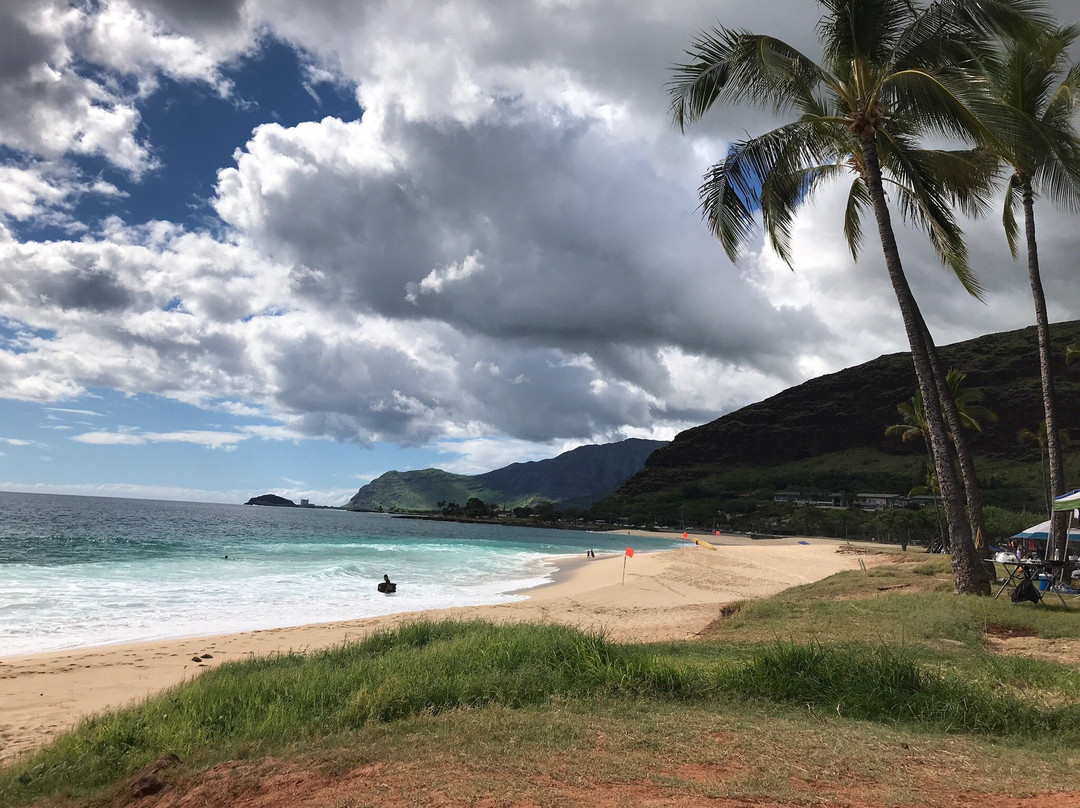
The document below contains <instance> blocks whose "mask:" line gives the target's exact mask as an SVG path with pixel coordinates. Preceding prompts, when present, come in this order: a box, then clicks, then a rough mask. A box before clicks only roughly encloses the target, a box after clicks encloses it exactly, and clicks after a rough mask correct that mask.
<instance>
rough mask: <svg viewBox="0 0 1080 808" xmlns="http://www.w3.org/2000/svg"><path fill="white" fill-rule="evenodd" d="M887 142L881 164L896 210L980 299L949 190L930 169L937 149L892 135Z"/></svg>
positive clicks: (961, 281)
mask: <svg viewBox="0 0 1080 808" xmlns="http://www.w3.org/2000/svg"><path fill="white" fill-rule="evenodd" d="M889 142H890V148H889V149H888V154H887V160H886V161H883V167H885V168H887V170H888V171H889V173H890V174H892V175H893V177H894V178H895V179H896V182H897V188H898V194H897V197H898V202H899V204H900V212H901V213H902V214H903V216H904V218H905V219H907V220H908V221H909V222H912V223H914V224H916V225H918V226H919V227H921V228H923V229H924V230H925V232H926V234H927V237H928V238H929V239H930V242H931V244H933V246H934V249H935V251H936V252H937V254H938V257H939V258H940V259H941V261H942V263H943V264H945V265H946V266H948V267H949V268H950V269H952V271H953V273H954V274H955V275H956V277H957V279H958V280H959V281H960V283H961V285H962V286H963V287H964V289H966V290H967V291H968V293H969V294H971V295H972V296H973V297H975V298H977V299H979V300H981V299H982V294H983V292H982V286H981V284H980V283H979V281H978V279H977V278H976V277H975V274H974V272H973V271H972V270H971V267H970V266H969V265H968V260H967V247H966V246H965V245H964V238H963V232H962V231H961V229H960V226H959V225H958V224H957V221H956V217H955V216H954V215H953V212H952V207H951V204H950V202H951V201H952V198H953V192H952V191H951V190H950V189H949V188H948V186H947V185H946V183H945V182H944V181H943V179H942V178H941V177H938V176H937V175H936V174H935V173H934V170H933V168H934V165H935V164H936V163H938V162H940V154H941V153H936V152H931V151H927V150H923V149H917V148H913V147H912V146H911V144H910V143H906V142H904V141H902V140H898V139H896V138H893V139H891V140H890V141H889ZM969 193H973V192H972V191H969Z"/></svg>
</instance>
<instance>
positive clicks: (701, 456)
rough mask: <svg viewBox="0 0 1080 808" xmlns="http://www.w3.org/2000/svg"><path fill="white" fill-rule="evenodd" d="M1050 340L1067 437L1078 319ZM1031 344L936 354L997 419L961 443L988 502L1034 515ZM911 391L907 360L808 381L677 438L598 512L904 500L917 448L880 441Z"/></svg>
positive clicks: (983, 341)
mask: <svg viewBox="0 0 1080 808" xmlns="http://www.w3.org/2000/svg"><path fill="white" fill-rule="evenodd" d="M1051 332H1052V354H1053V374H1054V380H1055V387H1056V389H1057V400H1058V413H1057V414H1058V420H1059V423H1060V426H1061V428H1062V430H1065V431H1067V432H1068V431H1072V432H1074V433H1075V432H1076V430H1077V429H1080V408H1077V407H1076V406H1073V405H1072V404H1071V403H1072V402H1074V401H1076V400H1077V397H1078V396H1080V365H1077V366H1073V367H1067V366H1066V365H1065V347H1066V345H1068V344H1069V343H1071V342H1075V341H1077V340H1080V321H1071V322H1064V323H1055V324H1054V325H1053V326H1052V327H1051ZM1037 344H1038V343H1037V335H1036V331H1035V327H1034V326H1030V327H1028V328H1023V329H1018V330H1015V331H1006V332H998V333H995V334H987V335H983V336H980V337H976V338H974V339H970V340H965V341H963V342H958V343H953V344H951V345H946V346H942V347H940V348H939V352H940V355H941V361H942V363H943V365H944V367H945V368H946V369H948V368H953V367H955V368H958V369H959V370H961V371H963V372H965V373H966V374H967V378H966V380H965V383H964V384H965V387H968V388H980V389H982V390H983V392H984V394H985V396H986V400H985V401H984V402H983V403H984V404H985V405H986V406H988V407H990V408H991V409H992V410H994V411H996V412H997V414H998V416H999V420H998V421H997V422H996V423H986V424H984V425H983V427H984V431H983V432H982V433H976V432H966V433H965V436H966V437H967V440H968V443H969V445H970V446H971V449H972V453H973V454H974V455H975V461H976V469H977V473H978V475H979V477H980V480H979V484H980V488H981V489H982V491H983V493H984V499H985V500H986V501H987V503H989V504H995V505H1001V506H1003V507H1008V508H1014V509H1020V508H1027V509H1031V510H1039V509H1040V503H1041V502H1042V500H1043V499H1044V496H1045V495H1044V492H1043V488H1042V482H1041V477H1040V475H1039V463H1040V455H1039V449H1038V448H1037V447H1032V446H1025V445H1022V444H1021V443H1020V442H1019V441H1018V439H1017V434H1018V432H1019V431H1020V430H1021V429H1030V430H1033V431H1037V429H1038V426H1039V424H1040V423H1041V422H1042V420H1043V410H1042V387H1041V382H1040V378H1039V364H1038V357H1037ZM915 387H916V381H915V372H914V370H913V368H912V364H911V358H910V354H907V353H895V354H886V355H883V356H880V357H878V358H877V359H873V360H870V361H869V362H864V363H862V364H860V365H855V366H853V367H850V368H845V369H844V370H840V371H837V372H835V373H830V374H826V375H824V376H819V377H816V378H814V379H809V380H807V381H805V382H803V383H802V384H799V385H794V386H793V387H789V388H787V389H786V390H783V391H781V392H780V393H777V394H776V395H774V396H770V397H769V398H767V399H764V400H763V401H759V402H756V403H754V404H750V405H747V406H745V407H742V408H740V409H738V410H736V411H734V412H731V413H728V414H726V415H724V416H721V417H720V418H717V419H715V420H713V421H710V422H709V423H707V424H702V425H700V426H696V427H693V428H691V429H688V430H685V431H683V432H681V433H679V434H678V435H676V436H675V438H674V439H673V440H672V441H671V442H670V443H669V444H668V445H667V446H665V447H664V448H662V449H658V450H657V451H656V452H654V453H653V454H652V455H651V456H650V457H649V458H648V460H647V461H646V464H645V468H644V469H642V470H641V471H640V472H638V473H637V474H636V475H634V476H633V477H631V478H630V479H629V480H627V481H626V483H624V484H623V486H622V487H621V488H620V489H619V490H618V491H617V492H616V493H615V494H613V495H612V496H611V497H608V498H606V499H605V500H603V501H601V502H599V503H597V505H596V508H600V509H606V510H608V511H609V512H612V513H627V512H636V513H639V514H645V515H655V516H656V517H657V518H666V519H670V518H677V517H687V516H689V515H691V514H693V515H695V516H696V518H700V519H706V518H708V519H715V518H716V516H717V513H718V512H730V511H744V510H745V508H746V507H749V503H750V502H751V501H752V500H756V501H758V502H761V501H764V500H766V499H771V496H772V492H774V491H777V490H784V489H793V490H803V491H806V490H811V491H847V492H849V493H854V492H855V491H856V490H861V491H867V490H885V491H893V492H895V493H899V494H904V493H907V491H909V490H910V489H912V488H914V487H916V486H918V485H921V484H922V483H923V482H924V480H925V456H926V452H925V447H924V446H923V444H922V442H921V441H909V442H906V443H905V442H902V441H901V440H900V439H899V438H896V437H886V435H885V429H886V427H888V426H890V425H892V424H895V423H898V422H899V421H900V420H901V418H900V415H899V413H898V412H897V409H896V407H897V405H898V404H900V403H901V402H903V401H907V400H910V399H911V397H912V395H913V394H914V391H915ZM1066 462H1067V468H1066V472H1067V479H1068V480H1069V481H1072V482H1075V483H1077V484H1080V457H1078V454H1077V452H1076V451H1075V450H1073V451H1069V452H1067V459H1066ZM1042 509H1045V506H1043V508H1042Z"/></svg>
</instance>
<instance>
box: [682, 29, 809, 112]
mask: <svg viewBox="0 0 1080 808" xmlns="http://www.w3.org/2000/svg"><path fill="white" fill-rule="evenodd" d="M687 55H688V56H690V57H691V61H690V62H687V63H684V64H677V65H675V66H673V67H672V69H671V72H672V75H673V78H672V79H671V81H670V82H668V85H667V87H668V94H669V96H670V97H671V107H670V110H671V114H672V118H673V119H674V121H675V124H676V126H678V127H679V129H680V130H685V128H686V126H687V124H689V123H692V122H693V121H696V120H698V119H699V118H701V117H702V116H703V115H704V114H705V113H706V112H708V111H709V109H711V108H712V107H713V105H714V104H717V103H720V104H737V103H740V102H749V103H753V104H759V105H765V106H772V107H774V108H776V109H777V110H778V111H779V110H783V109H787V108H790V107H791V106H792V105H793V104H794V103H795V101H796V99H803V100H804V99H806V98H808V97H812V95H813V88H814V87H815V86H816V85H817V84H819V83H820V82H821V81H822V80H823V79H824V78H826V77H825V75H824V73H823V72H822V70H821V69H820V68H819V67H818V66H817V64H815V63H814V61H813V60H811V59H809V58H807V57H806V56H804V55H803V54H802V53H800V52H799V51H798V50H797V49H795V48H793V47H792V46H790V45H788V44H787V43H785V42H783V41H782V40H779V39H776V38H774V37H769V36H761V35H758V34H751V33H748V32H746V31H737V30H732V29H728V28H723V27H717V28H714V29H713V30H712V31H710V32H708V33H705V34H702V35H701V36H699V37H698V39H697V40H696V41H695V42H694V43H693V47H692V48H691V50H689V51H687Z"/></svg>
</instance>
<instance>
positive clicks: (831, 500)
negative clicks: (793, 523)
mask: <svg viewBox="0 0 1080 808" xmlns="http://www.w3.org/2000/svg"><path fill="white" fill-rule="evenodd" d="M845 499H846V496H845V494H844V492H843V491H834V492H832V493H830V494H803V493H802V492H801V491H777V492H776V493H775V494H773V498H772V501H773V502H776V503H778V504H786V505H795V506H796V507H804V506H807V505H809V506H812V507H814V508H843V507H845V504H844V500H845Z"/></svg>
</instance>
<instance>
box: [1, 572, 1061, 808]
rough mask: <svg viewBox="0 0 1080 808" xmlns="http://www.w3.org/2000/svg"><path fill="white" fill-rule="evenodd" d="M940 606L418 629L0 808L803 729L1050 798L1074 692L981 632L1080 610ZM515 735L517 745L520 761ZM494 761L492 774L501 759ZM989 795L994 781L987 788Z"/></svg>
mask: <svg viewBox="0 0 1080 808" xmlns="http://www.w3.org/2000/svg"><path fill="white" fill-rule="evenodd" d="M948 588H949V584H948V572H947V565H946V564H945V563H944V562H942V561H941V560H940V559H933V558H928V557H927V556H925V555H916V554H911V555H909V556H907V557H905V559H904V562H903V563H899V564H889V565H885V566H883V567H878V568H873V569H871V571H870V572H866V573H863V572H857V573H841V574H840V575H836V576H833V577H832V578H829V579H826V580H824V581H821V582H818V583H816V584H813V585H810V586H805V587H799V588H797V589H793V590H788V591H787V592H784V593H781V594H780V595H778V596H776V597H774V598H770V599H767V600H762V601H753V602H744V603H741V604H735V605H733V606H732V607H729V608H728V609H726V610H725V615H724V616H723V617H722V618H721V619H720V620H719V621H718V622H717V624H716V625H715V626H714V627H713V629H712V632H711V634H710V636H709V637H708V638H707V639H706V640H704V641H700V642H694V643H676V644H658V645H640V644H637V645H635V644H616V643H612V642H610V641H608V640H606V639H605V638H604V637H603V636H601V635H597V634H590V633H582V632H580V631H577V630H574V629H570V628H566V627H561V626H554V625H538V624H526V625H508V626H494V625H491V624H489V623H485V622H481V621H471V622H461V621H443V622H431V621H420V622H415V623H411V624H406V625H403V626H401V627H400V628H398V629H396V630H393V631H385V632H381V633H377V634H374V635H372V636H371V637H369V638H367V639H365V640H363V641H361V642H357V643H351V644H348V645H344V646H340V647H336V648H332V649H328V650H325V651H321V652H318V653H312V654H310V655H296V654H290V655H280V656H272V657H266V658H259V659H252V660H248V661H245V662H234V663H227V664H224V665H222V666H221V667H219V668H216V669H214V670H211V671H207V672H206V673H205V674H203V675H201V676H199V677H198V678H196V679H194V680H192V681H190V682H187V683H185V684H183V685H181V686H178V687H176V688H173V689H172V690H169V691H167V692H165V693H163V694H161V695H159V696H156V697H154V698H151V699H149V700H147V701H145V702H144V703H142V704H140V705H137V706H134V707H131V708H128V709H124V710H120V711H116V712H112V713H107V714H104V715H101V716H96V717H93V718H91V719H88V720H85V721H83V722H82V723H81V724H80V725H79V726H78V727H77V728H76V729H75V730H74V731H73V732H72V733H70V734H68V735H66V736H64V737H62V738H60V739H59V740H58V741H56V742H55V743H53V744H51V745H49V746H48V747H46V748H43V749H42V750H40V751H38V752H37V753H36V754H34V755H32V756H30V757H28V758H25V759H23V760H21V761H19V762H18V763H17V764H16V765H15V766H13V767H10V768H8V769H5V770H2V771H0V805H3V806H9V805H10V806H15V805H25V804H28V803H29V802H30V801H32V800H34V799H35V798H45V799H46V800H53V801H58V802H57V804H62V802H63V799H64V796H63V795H68V797H70V798H71V799H75V800H80V801H87V800H91V801H92V800H103V801H104V800H108V799H110V795H111V794H112V793H113V789H114V788H115V786H116V784H117V783H119V782H122V781H123V780H124V779H125V778H128V777H130V776H131V774H132V773H134V772H135V771H137V770H138V769H139V768H141V767H142V766H143V765H145V764H146V763H147V762H149V761H151V760H153V759H154V758H156V757H157V756H158V755H159V754H161V753H163V752H173V753H175V754H177V755H179V756H180V757H181V758H182V759H183V760H184V767H185V771H186V772H188V774H189V775H191V776H194V775H196V774H197V772H199V771H201V770H203V769H206V768H208V767H210V766H213V765H215V764H218V763H220V762H224V761H243V760H249V761H262V760H265V759H267V758H268V757H272V756H278V757H285V758H290V757H297V756H299V757H310V756H312V755H314V756H316V757H319V756H320V755H322V756H325V757H326V758H327V759H332V760H335V761H337V763H336V764H335V766H338V767H348V766H351V765H360V764H362V763H365V762H371V761H372V760H392V759H397V758H398V757H402V758H403V759H411V760H417V759H418V758H416V757H415V755H417V754H421V752H419V751H418V750H427V751H426V752H423V753H422V754H424V755H427V756H428V758H426V760H427V761H428V763H431V764H432V765H436V764H439V763H440V761H441V762H442V764H444V765H451V764H450V763H448V762H447V757H446V756H447V755H448V754H450V752H449V751H448V749H447V748H444V747H443V746H440V744H439V742H438V738H439V737H444V739H448V740H446V743H449V744H451V747H450V748H451V749H452V750H453V754H455V755H457V754H463V755H465V756H466V762H465V764H464V765H467V766H469V767H471V768H472V769H475V770H476V771H477V772H480V771H488V772H489V776H491V777H493V778H495V780H498V778H499V777H506V776H512V775H513V772H511V773H510V774H509V775H508V774H507V772H506V771H505V768H506V767H511V768H513V767H516V769H517V770H521V771H524V770H533V769H535V770H537V771H543V770H546V769H550V768H551V767H553V766H554V767H556V768H558V767H561V766H563V765H564V763H565V760H564V756H567V755H571V756H572V755H584V756H586V757H588V758H589V759H590V760H593V765H595V766H599V767H600V769H601V770H605V771H606V769H605V768H604V767H606V766H608V765H609V763H607V762H605V760H606V757H605V756H604V755H602V754H600V753H599V752H597V751H596V750H595V749H593V746H595V738H594V734H595V732H596V731H597V730H596V727H600V726H603V727H607V728H608V729H607V732H608V733H609V735H607V736H605V737H606V738H609V740H607V741H605V745H610V744H611V743H613V741H611V740H610V738H617V739H618V740H617V741H616V742H614V743H615V744H616V748H617V754H616V755H615V756H616V757H618V758H620V759H623V758H634V757H635V756H638V755H643V754H645V752H644V751H643V750H648V749H649V748H650V747H652V751H653V752H654V753H655V754H657V755H660V759H663V760H668V759H671V760H674V759H676V758H677V757H678V756H679V755H690V756H691V757H692V756H693V755H692V754H691V753H690V752H688V751H687V749H686V748H685V746H686V742H684V741H683V740H680V739H677V738H676V737H674V736H673V735H672V734H670V733H677V728H676V725H677V722H678V721H679V720H683V721H687V722H689V723H690V724H692V725H693V726H695V727H699V731H700V732H701V733H705V732H707V729H706V727H707V725H708V724H709V722H712V726H713V727H714V728H715V727H725V728H727V731H729V732H732V731H733V730H731V727H732V726H736V727H739V726H744V727H745V729H743V730H738V729H736V730H734V738H735V740H734V741H733V742H734V743H737V744H739V745H742V746H744V747H746V748H750V747H754V748H756V747H757V745H758V743H759V742H758V741H755V740H754V739H753V738H751V737H750V736H751V735H754V736H758V735H764V736H767V737H771V736H773V735H775V734H776V733H777V732H779V729H778V727H780V726H781V725H783V724H785V723H788V722H794V724H795V725H797V727H798V729H797V731H795V734H794V735H792V736H791V737H788V738H786V739H784V740H783V741H780V740H778V741H777V743H778V744H781V745H782V746H784V748H785V749H786V750H787V752H788V753H790V754H792V755H794V756H795V757H796V758H798V759H801V760H804V761H805V760H806V759H810V758H815V757H816V756H818V755H819V752H817V751H815V749H814V747H813V742H811V741H810V740H809V739H810V738H811V737H813V736H814V735H815V733H817V732H818V731H819V729H818V728H819V727H820V722H822V721H828V722H830V725H831V726H832V728H833V729H832V732H833V733H835V734H839V735H848V736H851V737H858V738H861V739H862V740H861V741H858V742H859V743H863V744H867V743H871V741H870V740H869V739H873V738H877V737H880V736H881V735H882V733H885V734H888V735H895V734H897V733H899V736H902V737H904V738H906V739H907V740H905V741H904V742H903V744H904V747H903V748H905V749H906V748H908V746H910V744H911V743H912V742H913V741H912V740H911V739H912V738H924V739H926V740H925V741H923V743H925V744H929V745H932V746H935V747H936V748H945V747H949V746H951V745H953V744H955V743H957V742H958V741H953V740H949V739H950V738H962V739H965V740H963V741H962V743H965V744H970V745H972V747H978V748H979V749H980V750H981V751H980V752H979V753H978V754H979V755H980V756H981V757H982V758H985V759H996V757H995V756H996V754H997V753H996V752H995V753H994V754H990V752H988V750H990V749H997V748H999V747H1001V746H1002V745H1004V746H1006V747H1008V748H1009V749H1011V750H1012V751H1011V752H1010V754H1017V755H1021V756H1023V758H1024V759H1025V760H1032V761H1035V764H1033V765H1035V768H1036V769H1037V770H1038V771H1042V770H1043V769H1042V768H1040V767H1045V770H1046V772H1048V774H1047V776H1048V777H1049V776H1050V775H1049V772H1051V771H1053V769H1054V768H1055V767H1057V766H1059V765H1062V761H1063V760H1065V761H1067V760H1068V759H1069V758H1068V755H1069V751H1068V750H1071V749H1075V748H1076V747H1077V746H1080V703H1078V700H1077V696H1076V694H1077V693H1080V671H1078V670H1077V669H1076V668H1075V666H1067V665H1064V664H1058V663H1054V662H1047V661H1040V660H1035V659H1024V658H1017V657H998V656H993V655H991V654H988V653H986V652H985V651H984V650H983V647H982V643H983V638H984V636H985V628H986V624H987V623H988V622H993V623H996V624H997V625H1001V626H1012V627H1015V628H1020V629H1024V630H1025V631H1035V632H1037V633H1038V634H1039V635H1040V636H1044V637H1068V638H1074V637H1077V636H1080V610H1077V611H1074V612H1066V611H1065V610H1063V609H1061V608H1060V606H1059V607H1058V608H1057V609H1054V608H1052V607H1045V606H1039V607H1031V605H1030V604H1024V605H1014V604H1011V603H1009V602H1008V601H1007V600H1005V599H1004V598H1003V599H1000V600H998V601H993V600H989V599H975V598H958V597H956V596H954V595H952V594H949V593H948V592H947V590H948ZM854 638H858V641H854ZM575 716H577V718H576V719H575ZM582 716H587V720H586V721H585V723H584V724H581V723H580V720H581V717H582ZM691 716H692V719H691V718H690V717H691ZM575 721H577V722H579V723H575ZM508 726H513V727H515V728H516V729H515V730H514V731H513V733H512V734H511V735H510V736H509V739H508V736H507V734H506V733H507V732H508V730H507V727H508ZM389 727H393V728H394V730H393V732H388V731H387V728H389ZM899 736H898V737H899ZM403 737H407V738H408V740H407V741H405V740H403ZM485 738H486V740H485ZM470 739H471V740H470ZM493 743H498V744H499V748H500V750H501V751H500V752H499V755H501V756H502V757H500V760H499V761H492V760H490V759H489V758H490V756H491V754H492V749H491V748H490V746H491V744H493ZM469 750H472V751H469ZM756 754H763V755H766V756H768V755H769V754H771V755H776V754H778V752H777V751H776V750H772V751H771V752H768V751H767V750H765V751H763V750H759V751H758V752H757V753H756ZM1001 754H1004V752H1002V753H1001ZM410 755H413V756H414V757H412V758H410V757H409V756H410ZM866 758H867V756H866V755H862V754H861V753H860V754H855V753H844V755H842V756H841V758H840V759H839V760H833V761H832V762H831V763H830V764H829V765H833V766H837V765H838V766H840V767H841V768H844V767H852V766H864V767H865V766H869V765H870V764H871V761H870V760H869V759H866ZM419 759H421V760H424V759H425V758H419ZM787 765H788V764H785V765H784V766H780V769H778V770H781V771H783V770H786V769H785V766H787ZM791 765H794V764H791ZM876 765H878V766H881V765H883V764H880V763H878V764H876ZM500 767H502V768H500ZM646 768H648V767H646ZM661 768H663V767H661ZM668 768H670V767H668ZM871 768H872V767H871ZM886 768H887V767H886ZM496 769H498V770H499V771H502V774H498V773H497V772H496V771H495V770H496ZM976 774H978V776H980V777H989V778H991V779H992V778H993V776H994V775H993V773H991V772H987V771H985V770H984V769H979V768H978V767H976ZM477 776H478V777H479V776H480V775H477ZM567 776H568V777H572V773H568V774H567ZM610 776H616V774H615V773H614V772H612V773H611V774H610ZM973 776H974V775H973ZM656 777H657V778H659V779H658V780H657V782H658V783H660V782H662V783H666V784H667V785H665V787H668V786H671V787H676V786H677V787H678V788H684V787H685V788H688V789H691V790H694V789H697V788H698V787H697V786H695V785H693V784H689V785H685V784H684V785H681V786H680V785H678V783H677V782H676V781H679V782H681V781H680V780H679V776H677V775H676V774H671V773H670V772H669V773H667V774H664V775H663V776H661V775H659V774H657V775H656ZM882 777H883V778H885V779H886V780H888V779H889V777H891V775H889V774H888V773H887V772H885V773H883V774H882ZM665 778H666V779H665ZM672 778H673V779H672ZM482 781H483V780H482V778H481V780H480V781H478V782H482ZM672 783H674V784H675V785H671V784H672ZM739 783H740V784H739V785H737V787H736V786H728V787H725V788H727V789H728V791H730V789H731V788H734V789H735V791H737V792H738V793H739V794H742V795H754V794H759V795H767V794H770V793H772V794H774V795H775V794H779V793H783V792H784V788H785V786H784V785H783V783H781V782H780V781H778V780H776V779H775V777H774V776H773V775H769V774H766V772H765V771H764V769H762V768H761V767H760V766H757V767H755V768H754V776H753V777H750V776H748V777H747V779H746V780H745V782H743V781H741V780H740V781H739ZM895 788H897V789H900V791H903V789H904V788H905V786H903V785H902V784H900V783H899V782H897V784H896V785H895ZM721 791H724V790H723V789H721ZM728 791H724V793H718V794H717V795H718V796H725V795H729V793H728ZM731 793H735V792H731ZM898 793H900V792H898ZM463 799H464V798H463Z"/></svg>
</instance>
